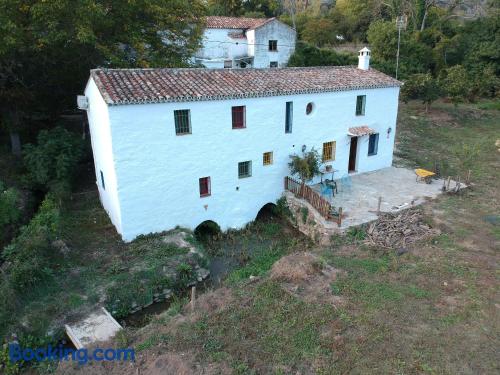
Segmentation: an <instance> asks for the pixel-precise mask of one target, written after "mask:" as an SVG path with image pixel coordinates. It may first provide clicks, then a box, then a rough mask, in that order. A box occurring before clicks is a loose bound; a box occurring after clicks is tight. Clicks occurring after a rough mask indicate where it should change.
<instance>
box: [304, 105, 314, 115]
mask: <svg viewBox="0 0 500 375" xmlns="http://www.w3.org/2000/svg"><path fill="white" fill-rule="evenodd" d="M313 109H314V104H313V103H312V102H309V103H307V105H306V115H310V114H311V113H312V111H313Z"/></svg>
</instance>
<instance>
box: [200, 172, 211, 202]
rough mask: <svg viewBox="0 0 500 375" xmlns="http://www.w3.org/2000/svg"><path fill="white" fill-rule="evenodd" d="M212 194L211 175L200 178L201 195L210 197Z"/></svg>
mask: <svg viewBox="0 0 500 375" xmlns="http://www.w3.org/2000/svg"><path fill="white" fill-rule="evenodd" d="M209 195H210V177H202V178H200V197H208V196H209Z"/></svg>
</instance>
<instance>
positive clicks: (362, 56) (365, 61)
mask: <svg viewBox="0 0 500 375" xmlns="http://www.w3.org/2000/svg"><path fill="white" fill-rule="evenodd" d="M370 55H371V51H370V50H369V49H368V48H366V47H365V48H363V49H362V50H361V51H359V55H358V69H361V70H368V69H370Z"/></svg>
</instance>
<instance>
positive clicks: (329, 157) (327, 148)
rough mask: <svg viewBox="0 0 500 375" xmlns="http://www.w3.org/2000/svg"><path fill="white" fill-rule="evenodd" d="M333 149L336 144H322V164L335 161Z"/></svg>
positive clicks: (333, 142)
mask: <svg viewBox="0 0 500 375" xmlns="http://www.w3.org/2000/svg"><path fill="white" fill-rule="evenodd" d="M335 149H336V142H335V141H332V142H325V143H323V158H322V159H323V162H325V161H334V160H335Z"/></svg>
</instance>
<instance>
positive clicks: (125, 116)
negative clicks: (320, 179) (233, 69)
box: [103, 88, 399, 240]
mask: <svg viewBox="0 0 500 375" xmlns="http://www.w3.org/2000/svg"><path fill="white" fill-rule="evenodd" d="M398 92H399V89H398V88H385V89H372V90H359V91H347V92H336V93H321V94H309V95H306V94H304V95H292V96H279V97H265V98H252V99H241V100H223V101H208V102H184V103H163V104H141V105H121V106H111V107H109V116H110V121H111V138H112V140H113V152H114V160H115V166H116V173H117V177H118V181H119V189H118V191H119V200H120V208H121V218H122V220H121V232H122V235H123V238H124V239H125V240H132V239H133V238H135V237H136V236H137V235H139V234H145V233H150V232H159V231H163V230H168V229H171V228H173V227H175V226H177V225H180V226H184V227H188V228H193V229H194V228H195V227H196V226H197V225H199V224H200V223H201V222H203V221H205V220H213V221H215V222H216V223H218V224H219V225H220V226H221V228H222V229H228V228H238V227H241V226H243V225H245V224H246V223H248V222H249V221H251V220H254V219H255V217H256V215H257V213H258V211H259V209H260V208H261V207H262V206H263V205H265V204H266V203H269V202H275V201H276V200H277V199H278V198H279V197H280V195H281V193H282V192H283V177H284V176H286V175H288V174H289V170H288V165H287V163H288V161H289V155H290V154H292V153H294V152H297V153H300V151H301V147H302V145H304V144H305V145H306V146H307V147H308V149H309V148H311V147H313V146H314V147H315V148H316V149H317V150H318V151H319V152H320V153H321V150H322V144H323V143H324V142H328V141H336V145H337V151H336V160H335V161H334V162H332V163H329V164H333V166H334V168H335V169H338V170H339V171H340V172H338V173H337V174H336V177H341V176H342V175H344V174H347V167H348V158H349V146H350V144H349V142H350V138H349V137H348V136H347V129H348V128H349V127H353V126H361V125H368V126H370V127H371V128H373V129H376V130H378V131H379V132H380V139H379V145H378V154H377V155H375V156H367V152H368V137H367V136H364V137H360V138H359V144H358V148H359V150H358V162H357V172H366V171H371V170H375V169H379V168H383V167H387V166H390V165H391V164H392V152H393V145H394V135H395V130H396V129H395V126H396V116H397V106H398ZM357 95H366V96H367V98H366V112H365V116H355V107H356V96H357ZM287 101H293V103H294V104H293V106H294V114H293V131H292V133H291V134H286V133H285V102H287ZM310 101H312V102H313V103H314V107H315V108H314V111H313V113H312V114H311V115H306V114H305V108H306V104H307V103H308V102H310ZM234 105H245V106H246V128H245V129H238V130H233V129H232V127H231V106H234ZM174 109H189V110H190V111H191V112H190V115H191V129H192V134H190V135H183V136H176V135H175V128H174V116H173V111H174ZM389 127H392V132H391V134H390V135H389V138H387V129H388V128H389ZM267 151H272V152H273V159H274V163H273V165H270V166H263V165H262V154H263V153H264V152H267ZM247 160H251V161H252V177H249V178H244V179H239V178H238V162H241V161H247ZM207 176H210V177H211V196H210V197H206V198H200V196H199V178H200V177H207ZM103 203H104V202H103Z"/></svg>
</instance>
